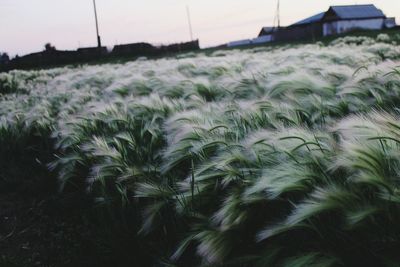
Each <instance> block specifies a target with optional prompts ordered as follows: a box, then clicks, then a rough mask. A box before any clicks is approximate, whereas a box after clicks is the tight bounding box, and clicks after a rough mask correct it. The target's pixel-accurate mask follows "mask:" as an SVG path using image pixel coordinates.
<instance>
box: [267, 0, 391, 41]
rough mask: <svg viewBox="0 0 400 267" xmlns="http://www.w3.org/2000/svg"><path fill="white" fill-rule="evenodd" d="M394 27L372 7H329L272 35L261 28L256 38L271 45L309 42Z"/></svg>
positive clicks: (383, 15)
mask: <svg viewBox="0 0 400 267" xmlns="http://www.w3.org/2000/svg"><path fill="white" fill-rule="evenodd" d="M395 26H396V21H395V18H387V17H386V16H385V14H384V13H383V12H382V10H380V9H378V8H377V7H376V6H375V5H347V6H331V7H329V9H328V10H327V11H326V12H322V13H318V14H316V15H313V16H311V17H309V18H306V19H303V20H300V21H298V22H296V23H294V24H292V25H289V26H288V27H282V28H279V29H278V30H276V31H275V32H271V31H269V30H268V29H269V27H265V28H262V30H261V32H260V34H259V37H260V36H267V35H271V41H293V40H313V39H316V38H319V37H323V36H329V35H336V34H342V33H346V32H349V31H352V30H356V29H362V30H381V29H385V28H393V27H395Z"/></svg>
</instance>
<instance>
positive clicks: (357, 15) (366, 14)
mask: <svg viewBox="0 0 400 267" xmlns="http://www.w3.org/2000/svg"><path fill="white" fill-rule="evenodd" d="M330 10H332V11H333V12H335V14H336V15H337V16H338V17H339V18H340V19H364V18H365V19H366V18H378V17H379V18H380V17H386V16H385V14H383V12H382V10H380V9H378V8H376V6H375V5H350V6H331V7H330V8H329V10H328V12H329V11H330Z"/></svg>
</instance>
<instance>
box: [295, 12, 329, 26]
mask: <svg viewBox="0 0 400 267" xmlns="http://www.w3.org/2000/svg"><path fill="white" fill-rule="evenodd" d="M324 15H325V12H322V13H319V14H317V15H314V16H311V17H309V18H306V19H303V20H300V21H298V22H296V23H294V24H292V25H290V26H295V25H303V24H309V23H313V22H318V21H320V20H322V18H323V17H324Z"/></svg>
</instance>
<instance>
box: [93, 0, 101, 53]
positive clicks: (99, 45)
mask: <svg viewBox="0 0 400 267" xmlns="http://www.w3.org/2000/svg"><path fill="white" fill-rule="evenodd" d="M93 7H94V18H95V20H96V35H97V47H99V48H100V47H101V38H100V35H99V23H98V21H97V8H96V0H93Z"/></svg>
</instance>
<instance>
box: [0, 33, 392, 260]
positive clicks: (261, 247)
mask: <svg viewBox="0 0 400 267" xmlns="http://www.w3.org/2000/svg"><path fill="white" fill-rule="evenodd" d="M399 57H400V50H399V48H398V46H396V45H393V44H391V43H390V42H388V40H387V38H386V36H379V37H378V38H377V40H374V39H371V38H360V37H357V38H356V37H351V38H347V37H346V38H342V39H339V40H336V41H334V42H333V43H332V44H330V45H327V46H324V45H322V44H316V45H305V46H293V47H290V46H286V47H281V48H274V49H271V48H255V49H250V50H244V51H235V50H230V51H224V52H223V54H222V53H221V52H216V53H212V54H209V55H205V54H196V55H191V56H190V57H189V56H187V57H186V56H185V57H180V58H176V59H159V60H150V61H138V62H129V63H125V64H122V65H101V66H82V67H79V68H61V69H54V70H48V71H37V72H33V71H32V72H19V71H14V72H11V73H9V74H1V75H2V76H1V77H0V81H1V82H0V85H1V87H0V94H1V96H0V97H1V101H0V116H1V117H0V118H1V124H0V145H1V146H2V150H1V153H0V156H1V159H2V161H1V162H2V163H4V164H3V165H4V166H3V165H2V166H3V167H2V169H3V170H4V169H5V170H8V168H14V169H18V168H21V166H22V165H24V164H25V161H24V160H21V159H20V158H16V159H15V160H12V161H11V160H10V158H9V157H8V155H9V154H14V155H24V156H26V157H27V158H28V159H27V160H28V161H30V163H29V164H33V162H35V161H36V162H40V164H41V166H47V167H48V168H49V170H51V171H52V173H54V174H56V175H57V177H58V180H57V181H58V187H59V190H60V191H63V192H80V193H83V194H87V195H88V196H90V197H91V199H92V202H93V203H92V204H93V205H94V206H95V207H97V208H98V207H101V209H102V212H104V213H105V214H107V216H108V217H109V218H111V221H113V223H115V226H116V228H112V227H111V228H110V229H108V230H110V232H111V233H110V235H111V236H112V233H114V234H115V239H116V240H117V237H116V236H123V235H124V234H125V235H126V236H125V238H127V237H128V236H129V238H131V239H132V240H134V241H132V242H134V245H132V246H133V247H134V248H135V249H138V251H135V252H132V253H133V255H136V256H138V255H140V254H145V255H146V257H148V258H150V262H151V263H148V262H147V263H146V264H152V265H155V266H396V263H397V262H398V261H399V260H400V259H399V256H398V253H397V248H398V246H399V245H400V244H399V241H400V239H399V236H400V232H399V230H398V229H399V227H398V224H399V222H400V213H399V208H400V206H399V205H400V195H399V192H400V187H399V186H400V184H399V179H398V176H399V173H400V161H399V153H400V124H399V116H400V114H399V110H398V108H397V107H398V105H399V103H400V75H399V73H400V69H399V65H400V61H398V60H399ZM32 140H35V141H32ZM32 142H34V143H35V144H37V142H39V144H41V145H39V146H32V145H31V144H32ZM49 144H50V145H49ZM26 150H29V151H31V150H34V151H35V153H33V154H31V153H28V154H25V151H26ZM43 151H45V152H46V155H52V156H50V157H49V156H47V157H41V156H38V154H39V155H40V154H41V153H42V152H43ZM18 157H19V156H18ZM19 175H20V174H19V173H16V174H12V173H11V171H6V172H4V173H3V174H2V179H9V180H10V179H11V180H12V179H17V178H23V176H21V177H18V176H19ZM117 228H118V229H117ZM117 232H118V233H119V234H117ZM129 238H128V239H129ZM129 240H130V239H129ZM115 243H118V242H115ZM127 243H128V244H129V242H127ZM138 244H140V245H138ZM145 250H146V251H148V253H144V251H145ZM135 253H136V254H135ZM141 256H143V255H141ZM128 257H129V256H128Z"/></svg>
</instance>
